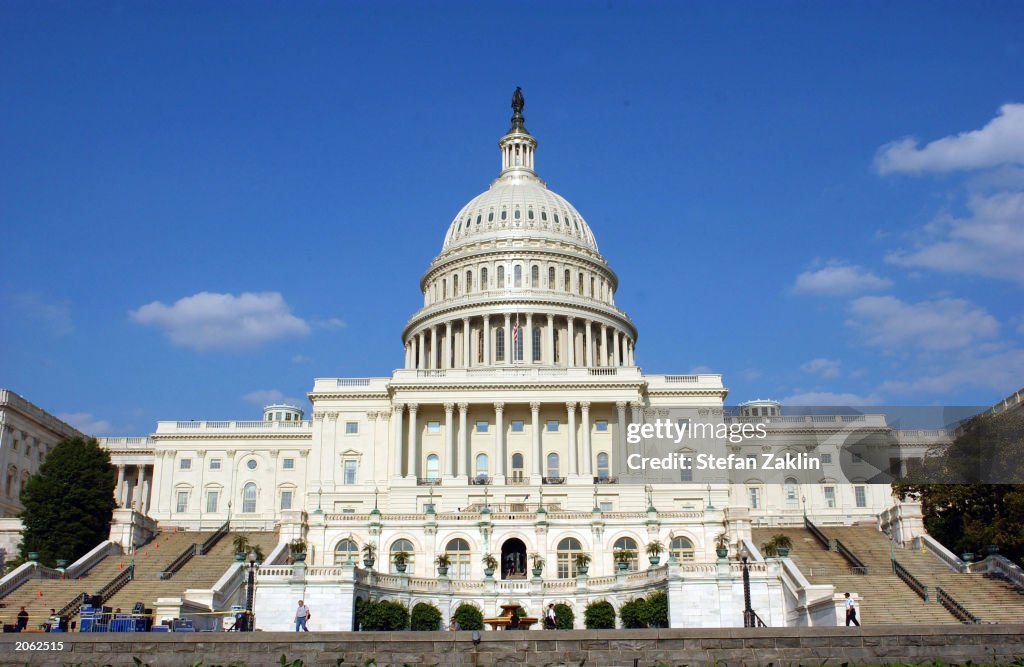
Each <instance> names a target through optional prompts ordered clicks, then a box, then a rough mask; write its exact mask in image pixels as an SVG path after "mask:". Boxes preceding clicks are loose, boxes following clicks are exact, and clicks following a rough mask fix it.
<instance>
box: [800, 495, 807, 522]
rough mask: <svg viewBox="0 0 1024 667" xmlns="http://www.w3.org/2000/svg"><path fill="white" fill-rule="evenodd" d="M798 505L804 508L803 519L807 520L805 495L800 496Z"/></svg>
mask: <svg viewBox="0 0 1024 667" xmlns="http://www.w3.org/2000/svg"><path fill="white" fill-rule="evenodd" d="M800 504H801V505H803V507H804V518H805V519H806V518H807V495H806V494H805V495H802V496H800Z"/></svg>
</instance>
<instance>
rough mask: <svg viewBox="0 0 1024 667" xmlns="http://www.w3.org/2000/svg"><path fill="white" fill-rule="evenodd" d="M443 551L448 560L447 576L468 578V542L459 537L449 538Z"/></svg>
mask: <svg viewBox="0 0 1024 667" xmlns="http://www.w3.org/2000/svg"><path fill="white" fill-rule="evenodd" d="M444 553H445V555H446V556H448V560H449V561H450V563H449V564H448V576H449V577H451V578H452V579H469V556H470V554H469V542H467V541H466V540H464V539H462V538H461V537H456V538H455V539H454V540H449V541H448V544H447V546H445V548H444Z"/></svg>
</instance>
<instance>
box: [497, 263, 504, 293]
mask: <svg viewBox="0 0 1024 667" xmlns="http://www.w3.org/2000/svg"><path fill="white" fill-rule="evenodd" d="M504 287H505V267H504V266H498V289H503V288H504Z"/></svg>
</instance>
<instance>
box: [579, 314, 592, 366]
mask: <svg viewBox="0 0 1024 667" xmlns="http://www.w3.org/2000/svg"><path fill="white" fill-rule="evenodd" d="M583 325H584V326H585V327H586V328H585V329H584V330H583V364H582V365H583V366H590V364H592V363H594V355H593V352H592V349H593V348H592V345H593V342H594V341H593V337H594V333H593V331H591V329H592V328H593V326H592V325H593V322H591V321H590V320H583Z"/></svg>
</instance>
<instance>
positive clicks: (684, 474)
mask: <svg viewBox="0 0 1024 667" xmlns="http://www.w3.org/2000/svg"><path fill="white" fill-rule="evenodd" d="M683 462H684V463H685V464H686V466H687V467H685V468H679V481H680V482H692V481H693V457H692V456H687V457H685V458H684V459H683Z"/></svg>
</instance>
